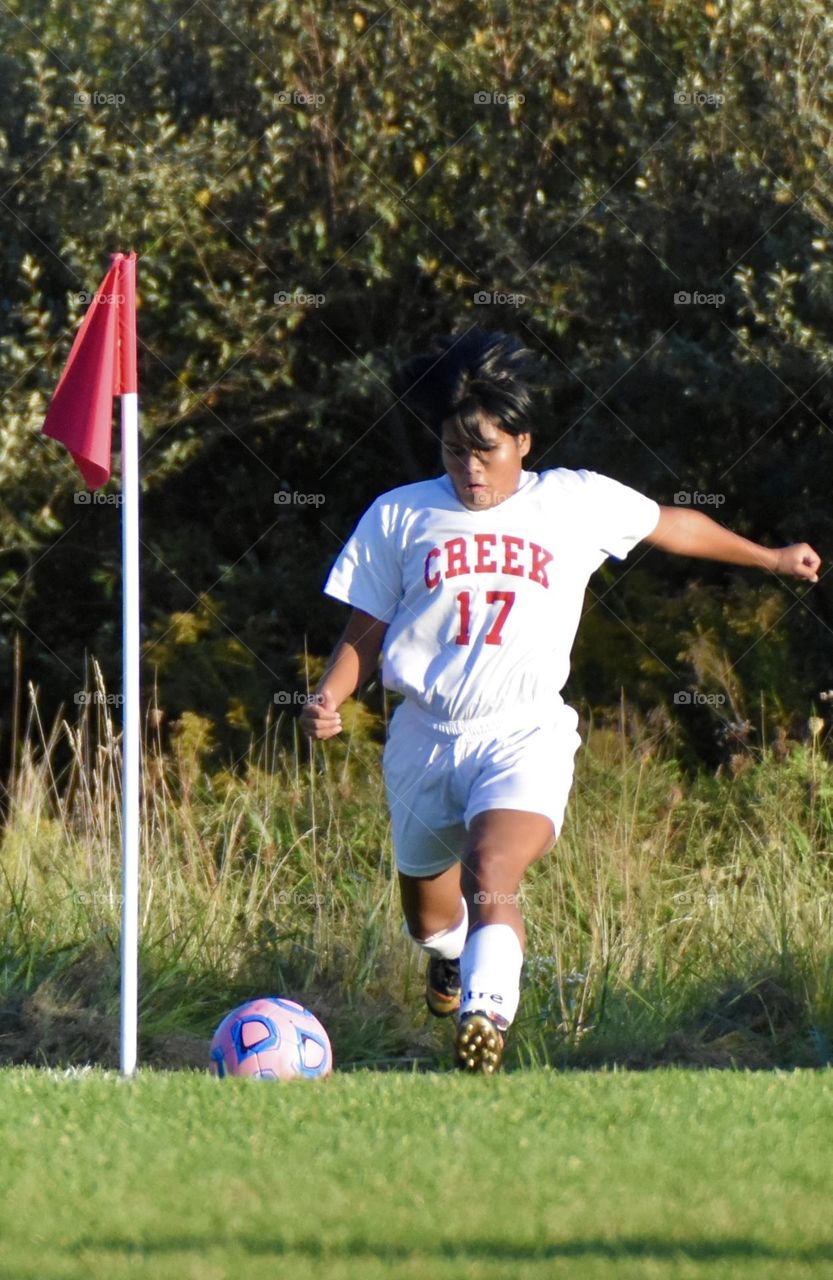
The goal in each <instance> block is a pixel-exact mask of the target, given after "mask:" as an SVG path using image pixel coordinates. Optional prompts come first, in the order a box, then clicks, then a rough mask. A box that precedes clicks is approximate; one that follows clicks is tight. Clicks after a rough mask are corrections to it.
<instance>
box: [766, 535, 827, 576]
mask: <svg viewBox="0 0 833 1280" xmlns="http://www.w3.org/2000/svg"><path fill="white" fill-rule="evenodd" d="M820 564H821V556H819V555H818V554H817V552H815V551H814V550H813V548H812V547H810V546H808V545H807V543H806V542H796V543H794V545H793V546H791V547H781V548H780V550H779V551H778V563H777V567H776V570H775V572H776V573H789V574H792V576H793V577H795V578H807V579H808V580H809V581H810V582H818V580H819V579H818V570H819V565H820Z"/></svg>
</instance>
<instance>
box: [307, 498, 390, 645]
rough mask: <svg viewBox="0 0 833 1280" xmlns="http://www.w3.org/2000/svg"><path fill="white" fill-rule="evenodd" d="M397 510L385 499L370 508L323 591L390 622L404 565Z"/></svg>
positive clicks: (336, 563) (372, 615) (351, 537)
mask: <svg viewBox="0 0 833 1280" xmlns="http://www.w3.org/2000/svg"><path fill="white" fill-rule="evenodd" d="M395 523H396V522H395V508H394V507H393V506H392V504H391V503H390V502H388V501H386V500H385V498H384V497H382V498H377V499H376V501H375V502H374V503H373V505H372V506H370V507H368V509H367V511H365V513H364V515H363V516H362V518H361V520H360V521H359V523H358V524H357V525H356V527H355V529H354V530H353V532H352V534H351V535H350V537H349V538H348V540H347V542H345V544H344V547H343V548H342V550H341V553H340V555H339V556H338V559H337V560H336V562H335V564H334V565H333V567H332V569H331V570H330V573H329V575H328V577H327V581H326V582H325V584H324V592H325V594H326V595H328V596H332V597H333V598H334V599H336V600H341V601H342V602H343V603H344V604H349V605H352V607H353V608H354V609H361V610H362V612H363V613H369V614H370V615H371V617H374V618H378V619H379V621H380V622H390V621H391V620H392V618H393V615H394V613H395V612H396V607H397V605H398V604H399V602H400V600H401V599H402V563H401V555H400V550H399V540H398V536H397V533H396V527H395Z"/></svg>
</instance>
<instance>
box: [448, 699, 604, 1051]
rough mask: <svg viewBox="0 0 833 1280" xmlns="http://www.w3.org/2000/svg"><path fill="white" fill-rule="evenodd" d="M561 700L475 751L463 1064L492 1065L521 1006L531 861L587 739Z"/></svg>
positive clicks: (469, 809) (469, 806)
mask: <svg viewBox="0 0 833 1280" xmlns="http://www.w3.org/2000/svg"><path fill="white" fill-rule="evenodd" d="M577 719H578V717H577V716H576V713H575V712H574V711H573V710H572V709H571V708H569V707H563V708H562V709H561V710H560V712H559V713H558V715H557V717H556V721H555V723H554V724H550V725H546V726H544V725H538V726H535V727H533V728H531V729H525V728H521V729H517V730H516V729H508V730H507V731H506V732H505V733H504V734H500V735H496V736H495V738H493V739H492V740H491V741H486V742H481V743H479V744H477V745H476V747H475V748H474V749H473V750H472V751H471V752H470V758H471V760H472V761H473V762H474V763H475V764H476V766H477V772H476V775H475V778H474V782H473V784H472V786H471V789H470V792H469V796H468V799H467V803H466V811H465V821H466V825H467V828H468V837H467V841H466V845H465V848H464V850H463V854H462V858H461V862H462V886H463V891H464V893H465V894H466V896H467V898H468V900H469V903H470V906H471V914H472V927H471V930H470V933H469V937H468V940H467V942H466V946H465V949H464V952H463V955H462V957H461V963H460V968H461V982H462V999H461V1004H460V1019H459V1023H458V1034H457V1051H458V1061H459V1063H460V1065H461V1066H463V1067H465V1068H467V1069H469V1070H475V1071H487V1072H488V1071H494V1070H495V1069H496V1067H497V1066H498V1065H499V1063H500V1058H501V1055H502V1052H503V1042H504V1038H505V1034H506V1031H507V1029H508V1027H509V1025H510V1024H511V1022H512V1020H513V1018H514V1016H515V1013H516V1012H517V1008H518V1000H519V995H520V974H521V966H522V964H523V949H524V945H525V941H526V938H525V930H524V924H523V920H522V918H521V913H520V910H519V907H518V901H517V895H518V889H519V887H520V884H521V880H522V878H523V876H524V874H525V873H526V871H527V869H528V868H529V867H530V866H531V865H532V864H533V863H534V862H537V861H538V859H539V858H541V857H542V856H543V855H544V854H545V853H546V852H547V850H548V849H550V848H551V847H552V845H553V843H554V842H555V840H556V839H557V838H558V835H559V834H560V831H561V824H562V822H563V819H564V811H565V809H566V806H567V799H568V797H569V794H570V788H571V786H572V781H573V757H574V756H575V753H576V750H577V748H578V747H579V745H580V742H581V739H580V738H579V736H578V733H577V732H576V722H577Z"/></svg>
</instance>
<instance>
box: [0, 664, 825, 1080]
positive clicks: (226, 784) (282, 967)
mask: <svg viewBox="0 0 833 1280" xmlns="http://www.w3.org/2000/svg"><path fill="white" fill-rule="evenodd" d="M97 690H98V694H99V697H100V699H102V700H101V701H99V702H97V703H91V704H88V705H86V706H83V707H79V708H78V709H77V715H76V718H75V721H74V723H71V722H70V721H69V720H68V719H60V720H58V721H56V723H55V724H54V725H52V726H51V727H50V728H49V729H48V730H47V729H46V728H45V727H44V725H43V724H42V723H41V720H40V717H39V715H38V710H37V704H36V699H35V697H34V695H33V694H32V693H31V691H30V700H29V712H28V720H27V724H26V727H25V733H24V735H23V741H22V745H21V747H20V750H19V752H18V756H17V759H16V762H15V768H14V772H13V774H12V776H11V777H10V779H9V786H8V794H7V811H6V817H5V824H4V829H3V832H2V843H1V844H0V922H1V923H0V930H2V933H1V934H0V946H1V947H2V952H1V953H0V954H2V977H0V1056H2V1058H3V1059H4V1060H6V1061H10V1060H16V1059H17V1060H19V1059H23V1058H25V1059H28V1060H33V1061H41V1062H54V1061H87V1060H98V1061H104V1062H113V1061H115V1054H116V1044H117V1018H118V938H119V913H120V902H121V883H120V874H121V873H120V838H121V832H120V828H121V797H120V777H121V753H120V737H119V723H118V719H119V717H118V713H116V715H115V716H114V709H113V708H112V707H111V706H110V705H108V704H107V702H106V701H105V700H104V699H106V694H105V692H104V690H103V686H102V684H101V681H100V676H99V677H98V683H97ZM347 721H348V729H347V731H346V733H345V735H344V740H343V741H337V742H334V743H331V744H328V745H327V746H326V747H323V748H321V747H316V748H315V749H313V748H311V747H310V744H308V743H307V742H306V741H305V740H303V739H299V737H298V735H297V732H296V733H295V734H294V736H293V735H290V734H289V733H288V726H287V724H286V722H282V721H281V720H277V721H267V723H266V725H265V729H264V732H263V734H262V736H261V737H260V738H259V739H258V740H257V741H253V742H252V743H251V745H250V748H249V751H248V752H247V754H246V756H245V758H244V759H242V760H240V761H238V762H236V765H235V767H231V766H230V765H228V764H227V765H226V766H225V767H220V766H219V764H218V762H216V761H214V763H213V764H210V761H211V752H210V738H209V734H208V730H207V726H206V725H205V723H204V722H201V721H200V720H199V719H198V717H193V716H192V717H189V716H187V715H186V716H184V717H183V718H182V720H181V721H180V723H179V725H178V726H177V728H178V733H177V734H176V735H175V736H174V737H173V738H172V739H171V740H170V745H169V746H167V747H166V746H165V745H164V744H163V741H162V737H161V734H160V732H159V730H158V727H154V726H155V725H156V726H158V716H157V715H155V714H154V713H153V712H150V713H149V715H148V721H147V724H146V731H145V752H144V760H143V782H142V841H141V855H142V883H141V911H140V930H141V983H140V1014H141V1042H140V1047H141V1053H142V1056H143V1059H144V1060H145V1061H152V1062H168V1063H175V1062H177V1061H182V1062H194V1063H196V1062H200V1061H202V1060H203V1057H202V1055H203V1054H204V1050H205V1044H204V1041H205V1039H206V1037H207V1036H208V1035H210V1033H211V1030H212V1028H213V1026H214V1025H215V1024H216V1022H217V1021H219V1019H220V1017H221V1016H222V1015H223V1013H224V1012H225V1011H226V1010H227V1009H228V1008H229V1007H230V1006H231V1005H232V1004H233V1003H235V1002H237V1001H239V1000H241V999H243V998H245V997H246V996H249V995H255V994H258V993H265V992H267V991H268V992H274V993H282V994H287V995H292V996H295V997H296V998H300V999H302V1000H305V1001H306V1002H307V1003H309V1004H310V1005H311V1006H312V1007H313V1008H314V1009H316V1011H317V1012H318V1013H319V1015H320V1016H321V1017H322V1018H323V1020H324V1021H325V1023H326V1025H327V1026H328V1028H329V1029H330V1032H331V1035H332V1038H333V1041H334V1045H335V1049H336V1055H337V1059H338V1061H339V1062H340V1063H341V1064H342V1065H347V1064H350V1063H354V1064H359V1063H376V1064H379V1065H383V1064H388V1065H389V1064H402V1063H411V1064H415V1063H417V1064H426V1065H430V1064H435V1063H436V1064H440V1065H444V1064H447V1063H448V1062H449V1060H450V1055H449V1043H448V1041H449V1033H448V1031H447V1028H446V1027H443V1026H439V1027H438V1026H436V1025H431V1024H430V1020H429V1019H428V1018H427V1016H426V1014H425V1012H424V1010H423V1008H422V996H421V985H422V975H421V963H420V961H419V957H417V956H416V954H415V953H414V952H413V951H412V949H411V948H410V947H409V946H408V945H407V944H406V943H405V941H404V940H403V938H402V936H401V932H400V911H399V906H398V901H397V895H396V891H395V885H394V880H393V877H392V875H391V858H390V840H389V828H388V822H387V813H386V809H385V804H384V791H383V786H382V780H381V774H380V768H379V757H380V751H381V747H380V743H379V740H378V739H379V735H378V734H374V733H373V732H372V731H371V727H372V726H371V717H370V716H369V715H368V714H367V712H366V711H365V710H364V708H362V707H360V706H355V708H354V712H353V715H352V717H350V716H349V715H348V716H347ZM816 727H818V726H816ZM780 747H781V749H780V750H779V752H778V753H777V755H776V753H775V752H773V751H770V750H766V751H764V752H762V753H760V755H759V756H758V757H754V756H752V755H750V756H748V757H746V758H745V759H744V761H743V762H742V767H738V769H737V771H736V775H734V776H733V775H732V774H729V775H727V776H724V777H719V778H716V777H714V776H712V775H710V774H708V773H705V772H704V773H700V774H698V775H696V776H693V777H691V776H686V775H684V773H683V772H682V770H681V769H680V767H679V766H678V764H677V763H676V762H675V760H674V759H673V757H671V756H670V754H669V753H668V751H667V750H666V749H664V747H663V743H662V742H661V741H660V742H658V741H657V739H656V735H654V736H653V737H648V736H645V735H639V734H637V735H634V734H633V733H632V732H629V731H628V730H627V728H626V724H625V720H624V717H623V720H622V723H621V724H620V725H619V727H618V728H609V727H608V728H600V727H594V726H593V725H592V724H591V725H589V727H588V729H587V732H586V741H585V745H584V747H583V748H582V750H581V751H580V752H579V755H578V759H577V772H576V782H575V786H574V790H573V794H572V797H571V801H570V805H569V809H568V815H567V821H566V823H565V828H564V831H563V834H562V837H561V840H560V841H559V844H558V847H557V849H556V850H555V852H554V853H553V854H551V855H550V856H549V857H548V858H547V859H545V860H544V861H542V862H541V863H539V864H538V865H537V866H535V867H534V868H533V869H532V871H531V872H530V873H529V876H528V877H527V880H526V881H525V884H524V887H523V907H524V913H525V916H526V919H527V923H528V931H529V949H528V954H527V961H526V965H525V974H524V994H523V998H522V1003H521V1009H520V1012H519V1017H518V1020H517V1022H516V1024H515V1028H514V1030H513V1035H512V1039H511V1044H512V1056H511V1061H514V1062H528V1063H536V1062H539V1063H543V1062H547V1063H553V1064H556V1065H562V1066H565V1065H582V1064H592V1063H600V1062H611V1061H619V1062H624V1063H629V1064H633V1065H649V1064H651V1063H655V1062H667V1061H697V1062H704V1063H706V1062H708V1063H735V1064H741V1065H750V1066H765V1065H769V1064H773V1063H777V1064H781V1065H791V1064H794V1063H824V1062H827V1061H828V1060H829V1058H830V1038H831V1033H833V996H831V990H833V982H831V978H832V977H833V972H831V970H832V969H833V945H831V934H832V931H831V924H833V894H831V887H833V768H831V764H830V761H829V760H828V758H827V755H826V754H825V750H824V745H823V741H822V736H821V735H820V734H818V733H817V734H816V736H815V737H813V736H812V735H809V736H808V740H807V741H806V742H804V743H798V742H796V743H790V744H788V748H789V749H785V748H784V744H783V743H782V744H780Z"/></svg>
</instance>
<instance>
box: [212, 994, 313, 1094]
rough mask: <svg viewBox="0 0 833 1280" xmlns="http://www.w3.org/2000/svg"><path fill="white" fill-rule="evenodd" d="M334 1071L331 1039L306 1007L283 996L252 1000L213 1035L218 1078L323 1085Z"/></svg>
mask: <svg viewBox="0 0 833 1280" xmlns="http://www.w3.org/2000/svg"><path fill="white" fill-rule="evenodd" d="M332 1069H333V1051H332V1048H331V1046H330V1038H329V1036H328V1035H327V1032H326V1031H325V1030H324V1028H323V1027H322V1025H321V1023H320V1022H319V1021H318V1019H317V1018H316V1016H315V1014H313V1013H310V1011H309V1009H305V1008H304V1006H303V1005H302V1004H297V1003H296V1002H295V1001H294V1000H284V999H282V998H280V997H278V996H262V997H261V998H260V999H257V1000H247V1001H246V1003H245V1004H241V1005H238V1006H237V1008H236V1009H232V1011H231V1013H229V1014H227V1015H226V1017H225V1018H223V1021H222V1022H221V1023H220V1025H219V1027H218V1028H217V1030H216V1031H215V1032H214V1038H213V1039H212V1041H211V1061H210V1066H209V1070H210V1072H211V1074H212V1075H214V1076H220V1077H223V1076H251V1077H252V1078H253V1079H255V1080H295V1079H307V1080H320V1079H321V1078H322V1076H328V1075H329V1074H330V1072H331V1071H332Z"/></svg>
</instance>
